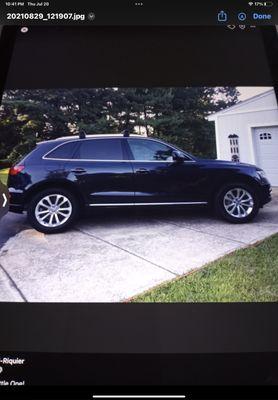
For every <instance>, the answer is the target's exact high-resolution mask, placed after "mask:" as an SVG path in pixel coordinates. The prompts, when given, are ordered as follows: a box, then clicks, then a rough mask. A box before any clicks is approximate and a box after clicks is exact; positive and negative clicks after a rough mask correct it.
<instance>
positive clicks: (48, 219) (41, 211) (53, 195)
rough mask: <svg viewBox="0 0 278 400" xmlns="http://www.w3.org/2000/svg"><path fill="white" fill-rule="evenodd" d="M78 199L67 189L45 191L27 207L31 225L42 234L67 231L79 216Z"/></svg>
mask: <svg viewBox="0 0 278 400" xmlns="http://www.w3.org/2000/svg"><path fill="white" fill-rule="evenodd" d="M79 208H80V207H79V203H78V200H77V199H76V197H75V196H74V195H73V194H72V193H71V192H70V191H68V190H66V189H60V188H53V189H45V190H43V191H41V192H39V193H38V194H36V195H35V196H34V197H33V198H32V199H31V201H30V203H29V205H28V207H27V216H28V220H29V223H30V224H31V226H32V227H33V228H35V229H36V230H37V231H39V232H42V233H47V234H49V233H59V232H64V231H65V230H67V229H68V228H69V227H70V226H71V225H72V224H73V223H74V222H75V220H76V218H77V216H78V214H79Z"/></svg>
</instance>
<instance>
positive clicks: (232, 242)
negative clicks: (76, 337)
mask: <svg viewBox="0 0 278 400" xmlns="http://www.w3.org/2000/svg"><path fill="white" fill-rule="evenodd" d="M273 197H274V199H273V201H272V202H271V203H270V204H268V205H267V206H265V207H264V208H263V209H262V210H261V212H260V213H259V215H258V217H257V218H256V220H255V221H254V222H252V223H249V224H244V225H233V224H229V223H226V222H224V221H220V220H217V219H215V218H214V217H212V216H211V215H209V213H208V212H206V211H204V210H198V211H197V210H196V211H194V212H193V211H185V210H177V209H173V208H168V209H166V210H165V209H160V210H158V209H155V210H153V209H152V210H146V209H143V210H142V209H140V210H137V211H135V210H115V209H114V210H98V212H97V213H96V212H95V214H93V215H91V216H90V217H87V218H84V219H83V220H81V221H80V222H79V223H78V224H77V225H76V226H75V228H74V229H72V230H70V231H68V232H66V233H63V234H59V235H48V236H47V235H44V234H42V233H39V232H37V231H35V230H33V229H30V227H29V226H28V224H27V222H26V218H25V217H24V216H16V215H12V214H8V215H7V216H5V217H4V218H3V219H2V220H1V222H0V230H1V231H2V232H4V231H5V230H6V231H7V230H8V232H9V233H8V234H9V235H14V236H12V237H11V238H10V239H8V240H7V242H6V243H5V244H4V245H3V247H2V249H1V252H0V301H31V302H35V301H37V302H117V301H123V300H125V299H128V298H129V297H131V296H134V295H135V294H138V293H141V292H143V291H145V290H147V289H149V288H151V287H153V286H155V285H158V284H160V283H162V282H165V281H167V280H171V279H174V278H176V277H177V276H180V275H183V274H186V273H188V272H189V271H192V270H195V269H198V268H201V267H202V266H203V265H204V264H206V263H208V262H210V261H213V260H215V259H217V258H219V257H221V256H223V255H225V254H227V253H230V252H232V251H234V250H236V249H239V248H243V247H246V246H248V245H250V244H252V243H255V242H257V241H259V240H262V239H264V238H265V237H267V236H269V235H272V234H274V233H276V232H278V188H276V189H274V196H273ZM17 232H19V233H17ZM2 241H3V238H2Z"/></svg>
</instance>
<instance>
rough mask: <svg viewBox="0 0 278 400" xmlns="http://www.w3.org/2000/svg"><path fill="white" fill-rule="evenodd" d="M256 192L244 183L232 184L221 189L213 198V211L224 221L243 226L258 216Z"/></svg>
mask: <svg viewBox="0 0 278 400" xmlns="http://www.w3.org/2000/svg"><path fill="white" fill-rule="evenodd" d="M259 208H260V206H259V198H258V195H257V193H256V190H255V189H254V188H253V187H252V186H251V185H248V184H246V183H242V182H234V183H230V184H227V185H224V186H222V187H221V189H220V190H219V191H218V193H217V195H216V198H215V211H216V213H217V215H218V216H219V217H221V218H222V219H225V220H226V221H229V222H232V223H235V224H243V223H246V222H249V221H251V220H252V219H253V218H255V216H256V215H257V214H258V211H259Z"/></svg>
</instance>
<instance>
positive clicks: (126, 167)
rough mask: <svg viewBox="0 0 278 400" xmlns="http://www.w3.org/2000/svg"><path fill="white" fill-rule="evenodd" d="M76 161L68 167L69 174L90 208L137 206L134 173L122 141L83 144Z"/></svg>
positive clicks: (113, 140)
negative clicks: (114, 205)
mask: <svg viewBox="0 0 278 400" xmlns="http://www.w3.org/2000/svg"><path fill="white" fill-rule="evenodd" d="M74 158H75V159H73V160H69V161H68V162H67V164H66V170H67V174H68V176H69V179H71V180H72V181H74V182H75V183H76V184H77V186H78V188H79V191H80V192H81V193H82V194H83V196H84V198H85V202H86V203H87V204H90V205H100V204H103V205H105V204H117V203H134V179H133V169H132V165H131V163H130V161H128V160H124V158H125V157H124V152H123V147H122V141H121V139H119V138H118V139H109V138H102V139H91V140H85V141H82V142H81V144H80V147H79V149H78V151H77V152H76V154H75V156H74ZM90 158H92V159H90Z"/></svg>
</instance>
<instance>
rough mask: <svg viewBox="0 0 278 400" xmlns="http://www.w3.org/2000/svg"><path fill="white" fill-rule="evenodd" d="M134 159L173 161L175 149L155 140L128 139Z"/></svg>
mask: <svg viewBox="0 0 278 400" xmlns="http://www.w3.org/2000/svg"><path fill="white" fill-rule="evenodd" d="M128 144H129V146H130V150H131V152H132V155H133V158H134V160H137V161H139V160H142V161H173V157H172V153H173V149H172V148H171V147H169V146H167V145H166V144H163V143H160V142H156V141H154V140H144V139H128Z"/></svg>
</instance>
